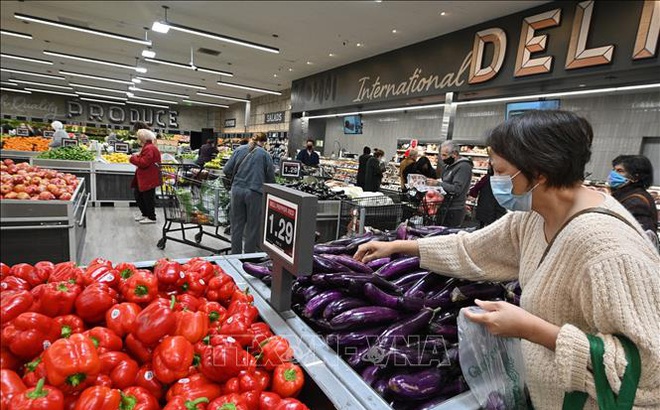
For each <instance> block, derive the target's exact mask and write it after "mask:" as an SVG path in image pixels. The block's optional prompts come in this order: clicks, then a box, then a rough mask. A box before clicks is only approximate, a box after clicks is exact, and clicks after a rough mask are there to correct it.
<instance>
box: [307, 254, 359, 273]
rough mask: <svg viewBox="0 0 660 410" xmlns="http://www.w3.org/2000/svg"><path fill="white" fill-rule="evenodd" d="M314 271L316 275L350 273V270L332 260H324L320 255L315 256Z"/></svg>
mask: <svg viewBox="0 0 660 410" xmlns="http://www.w3.org/2000/svg"><path fill="white" fill-rule="evenodd" d="M312 258H313V270H314V273H327V272H349V271H350V269H349V268H347V267H346V266H344V265H342V264H341V263H337V262H335V261H332V260H330V259H327V258H324V257H323V256H320V255H313V256H312Z"/></svg>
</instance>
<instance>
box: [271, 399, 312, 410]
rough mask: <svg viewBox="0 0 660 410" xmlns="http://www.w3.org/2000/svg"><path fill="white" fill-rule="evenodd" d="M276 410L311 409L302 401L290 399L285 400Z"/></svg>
mask: <svg viewBox="0 0 660 410" xmlns="http://www.w3.org/2000/svg"><path fill="white" fill-rule="evenodd" d="M275 410H309V407H307V406H305V405H304V404H303V403H301V402H300V401H298V400H296V399H293V398H290V397H289V398H288V399H283V400H282V401H281V402H280V404H278V405H277V407H276V408H275Z"/></svg>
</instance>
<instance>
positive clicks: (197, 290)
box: [176, 270, 208, 297]
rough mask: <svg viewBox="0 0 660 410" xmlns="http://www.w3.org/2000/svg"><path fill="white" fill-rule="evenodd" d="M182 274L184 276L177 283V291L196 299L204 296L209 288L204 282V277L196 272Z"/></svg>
mask: <svg viewBox="0 0 660 410" xmlns="http://www.w3.org/2000/svg"><path fill="white" fill-rule="evenodd" d="M182 272H183V276H182V277H181V278H179V281H178V282H177V283H176V286H177V289H179V291H180V292H183V293H189V294H191V295H193V296H195V297H201V296H204V292H205V291H206V288H207V286H208V282H207V281H206V280H204V277H203V276H202V275H201V274H200V273H199V272H197V271H194V270H188V271H182Z"/></svg>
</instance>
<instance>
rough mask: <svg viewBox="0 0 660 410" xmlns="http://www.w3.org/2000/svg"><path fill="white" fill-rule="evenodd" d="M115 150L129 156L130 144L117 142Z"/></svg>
mask: <svg viewBox="0 0 660 410" xmlns="http://www.w3.org/2000/svg"><path fill="white" fill-rule="evenodd" d="M114 149H115V152H119V153H122V154H128V152H129V151H130V149H129V146H128V144H127V143H125V142H115V144H114Z"/></svg>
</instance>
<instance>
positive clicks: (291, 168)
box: [280, 161, 302, 178]
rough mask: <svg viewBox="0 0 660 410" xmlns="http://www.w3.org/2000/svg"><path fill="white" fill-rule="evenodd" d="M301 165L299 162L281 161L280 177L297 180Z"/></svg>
mask: <svg viewBox="0 0 660 410" xmlns="http://www.w3.org/2000/svg"><path fill="white" fill-rule="evenodd" d="M301 169H302V164H301V163H300V161H282V163H281V164H280V175H281V176H283V177H285V178H299V177H300V170H301Z"/></svg>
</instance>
